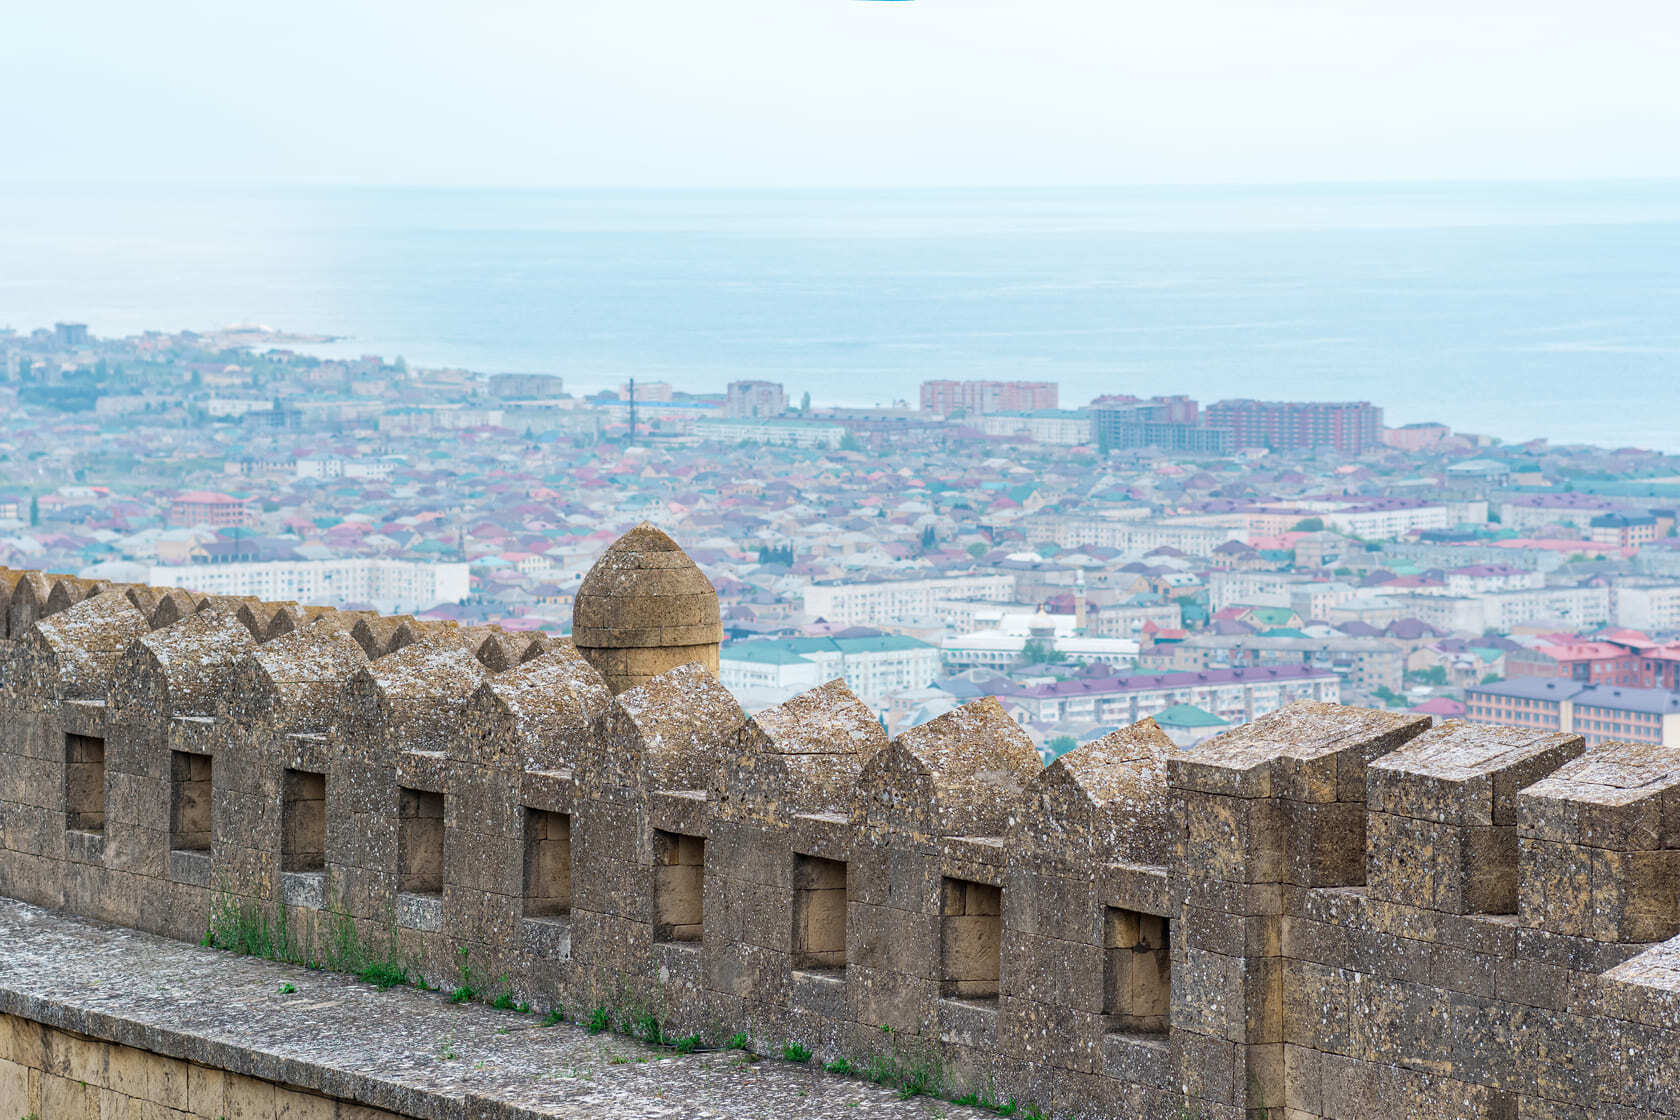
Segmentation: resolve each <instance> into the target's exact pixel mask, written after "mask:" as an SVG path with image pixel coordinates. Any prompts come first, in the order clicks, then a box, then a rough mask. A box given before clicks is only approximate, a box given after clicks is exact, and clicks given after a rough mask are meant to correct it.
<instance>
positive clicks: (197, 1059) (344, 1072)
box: [0, 900, 993, 1120]
mask: <svg viewBox="0 0 1680 1120" xmlns="http://www.w3.org/2000/svg"><path fill="white" fill-rule="evenodd" d="M288 988H289V989H292V990H287V989H288ZM0 1016H15V1017H17V1019H22V1020H28V1021H29V1022H31V1023H34V1024H38V1025H39V1026H41V1027H46V1028H50V1029H51V1030H54V1031H63V1032H71V1033H72V1034H74V1035H77V1036H82V1037H83V1038H85V1039H88V1040H94V1041H96V1042H97V1043H107V1044H112V1045H116V1046H123V1047H131V1048H133V1049H135V1050H139V1051H144V1052H145V1053H147V1054H150V1055H155V1056H158V1057H160V1058H163V1059H167V1060H169V1061H170V1062H173V1063H176V1069H175V1070H174V1071H171V1070H170V1069H168V1068H167V1067H166V1068H164V1069H162V1070H154V1071H153V1074H154V1082H155V1081H156V1080H157V1075H158V1074H159V1073H161V1074H164V1075H166V1076H167V1075H170V1074H171V1073H172V1072H173V1073H174V1075H175V1076H178V1077H179V1078H180V1079H181V1080H182V1082H183V1083H185V1081H186V1080H187V1079H188V1070H187V1069H186V1068H185V1066H184V1065H180V1063H192V1064H193V1065H194V1066H196V1067H202V1068H203V1069H208V1070H213V1071H219V1073H227V1074H233V1075H237V1076H240V1077H247V1078H254V1079H257V1080H258V1081H261V1082H265V1083H269V1084H271V1085H273V1086H276V1087H279V1088H281V1089H295V1090H303V1091H306V1092H308V1093H313V1094H319V1095H321V1096H322V1097H325V1098H329V1099H328V1100H326V1101H324V1102H315V1103H314V1104H311V1105H310V1107H309V1109H306V1110H304V1111H302V1112H284V1113H280V1115H284V1116H292V1115H303V1116H309V1117H332V1116H334V1114H335V1113H334V1110H333V1105H334V1103H335V1102H336V1103H337V1105H338V1107H337V1111H336V1115H337V1117H339V1118H341V1120H371V1117H372V1115H373V1114H372V1113H370V1112H367V1111H363V1110H365V1109H377V1110H380V1112H382V1113H392V1114H395V1115H398V1116H404V1117H414V1118H417V1120H527V1118H529V1120H538V1118H547V1117H554V1118H566V1120H605V1118H624V1120H630V1118H636V1120H642V1118H647V1120H660V1118H668V1120H678V1118H690V1117H692V1118H696V1120H700V1118H706V1117H712V1118H717V1120H733V1118H736V1117H755V1116H756V1117H776V1118H779V1120H839V1118H848V1120H850V1118H854V1117H859V1116H870V1117H883V1118H886V1120H933V1118H935V1117H948V1118H950V1120H959V1118H964V1117H974V1118H976V1120H978V1118H979V1117H983V1116H989V1115H993V1114H992V1113H989V1112H981V1111H979V1110H976V1109H969V1108H962V1107H960V1106H955V1105H952V1104H949V1103H947V1102H944V1101H940V1100H936V1099H916V1100H901V1099H899V1096H898V1094H897V1093H895V1092H893V1091H892V1090H890V1089H886V1088H880V1087H877V1086H874V1085H870V1084H868V1083H866V1082H864V1081H861V1080H858V1079H856V1078H850V1077H841V1076H835V1075H830V1074H827V1073H824V1072H823V1071H822V1070H821V1069H820V1068H819V1067H817V1066H816V1065H815V1064H814V1063H813V1064H805V1065H796V1064H793V1063H790V1062H784V1061H778V1060H775V1059H774V1058H773V1057H766V1058H765V1059H764V1060H761V1061H755V1062H749V1061H747V1060H746V1059H745V1057H744V1056H743V1055H742V1054H741V1053H739V1052H737V1051H714V1052H703V1053H691V1054H686V1055H682V1054H677V1053H675V1052H674V1051H672V1050H671V1049H668V1048H663V1047H653V1046H647V1045H643V1044H642V1043H639V1042H636V1041H634V1040H632V1039H629V1038H625V1037H622V1036H620V1035H617V1034H611V1033H603V1034H590V1033H589V1032H587V1031H586V1030H584V1029H583V1028H581V1027H579V1026H577V1025H576V1024H575V1023H559V1024H555V1025H552V1026H543V1025H541V1024H542V1021H543V1018H544V1016H543V1015H542V1013H541V1010H538V1011H533V1012H532V1013H529V1014H519V1013H517V1012H515V1011H500V1010H496V1009H493V1008H490V1007H486V1006H484V1005H482V1004H476V1003H469V1004H454V1003H451V1002H449V1000H448V999H447V998H446V996H445V995H444V994H443V993H437V992H434V993H423V992H418V991H415V990H413V989H411V988H395V989H391V990H388V991H381V990H379V989H376V988H374V987H371V986H369V985H367V984H362V983H359V982H357V981H355V980H353V979H351V978H349V977H347V976H342V975H338V974H334V973H326V972H314V971H309V970H306V969H301V968H296V967H292V966H288V965H283V964H276V963H273V962H269V961H260V960H256V959H253V958H250V957H235V956H231V955H229V954H226V953H220V952H217V951H215V950H212V949H201V948H198V947H196V946H192V945H185V944H182V943H180V942H177V941H172V940H168V939H165V938H160V937H155V936H152V935H150V934H144V933H139V932H136V931H133V930H124V929H117V928H112V927H109V926H104V925H99V924H96V923H91V922H86V921H81V920H78V919H75V918H69V917H66V916H63V915H56V914H51V913H48V912H46V911H43V910H39V909H36V908H35V907H32V906H27V905H25V904H22V903H18V902H12V901H9V900H0ZM5 1026H6V1023H5V1020H4V1019H0V1029H4V1028H5ZM16 1037H21V1034H19V1035H18V1036H16ZM37 1037H38V1036H37ZM6 1041H16V1038H14V1039H9V1040H6ZM54 1049H55V1048H54V1047H52V1046H51V1045H50V1044H49V1046H48V1047H47V1048H46V1050H47V1052H46V1053H41V1054H40V1055H39V1059H38V1060H39V1062H40V1064H41V1065H42V1066H50V1067H51V1070H50V1072H55V1073H58V1074H60V1075H62V1076H71V1077H79V1078H80V1079H81V1080H82V1081H83V1082H84V1083H89V1084H94V1085H95V1086H96V1087H97V1080H96V1079H98V1078H99V1077H100V1076H101V1075H102V1074H103V1073H104V1072H105V1069H106V1067H105V1066H104V1064H103V1063H102V1062H101V1061H100V1055H99V1053H98V1051H97V1050H96V1049H90V1048H88V1047H85V1046H81V1047H76V1048H74V1049H72V1050H69V1051H64V1050H62V1048H58V1049H60V1051H61V1052H59V1053H56V1054H55V1053H53V1052H52V1051H53V1050H54ZM84 1053H85V1058H84V1057H83V1056H82V1055H83V1054H84ZM19 1056H23V1055H22V1054H21V1053H20V1054H19ZM85 1061H91V1064H90V1065H89V1066H88V1068H86V1069H84V1068H81V1064H80V1063H82V1062H85ZM16 1064H17V1063H16V1062H15V1061H13V1062H12V1063H11V1064H10V1065H8V1060H7V1059H6V1056H5V1054H4V1053H0V1102H9V1101H10V1100H11V1098H10V1097H9V1096H8V1095H7V1090H8V1089H9V1088H10V1084H9V1082H8V1080H7V1078H8V1075H9V1074H15V1072H16V1071H15V1069H13V1068H12V1067H13V1066H15V1065H16ZM94 1067H98V1068H97V1069H95V1068H94ZM159 1095H162V1094H161V1093H160V1094H159ZM182 1096H183V1097H185V1096H186V1091H185V1090H183V1092H182ZM257 1099H258V1100H259V1101H260V1100H261V1098H260V1096H258V1097H257ZM293 1103H294V1104H296V1103H299V1102H293ZM303 1103H307V1102H303ZM323 1105H324V1106H325V1111H322V1110H321V1109H322V1107H323ZM267 1107H268V1109H269V1110H268V1111H261V1112H256V1113H251V1112H245V1111H237V1112H236V1111H234V1110H232V1109H229V1111H228V1112H227V1113H225V1115H229V1116H235V1115H237V1116H251V1117H253V1120H254V1118H256V1117H262V1118H264V1120H272V1118H273V1117H274V1116H275V1115H276V1113H275V1112H274V1111H273V1109H274V1107H275V1106H274V1104H273V1103H272V1102H270V1103H269V1104H268V1106H267ZM160 1114H161V1113H160ZM170 1114H171V1115H181V1114H180V1113H170ZM17 1115H20V1116H21V1115H23V1113H21V1112H19V1113H18V1114H17ZM41 1115H42V1116H43V1118H44V1120H45V1118H46V1117H48V1116H49V1112H43V1113H42V1114H41ZM193 1115H203V1116H205V1117H207V1118H208V1120H217V1117H219V1116H221V1115H224V1113H222V1112H221V1110H220V1109H219V1108H212V1110H211V1111H209V1112H196V1111H195V1112H194V1113H193ZM7 1120H13V1117H12V1116H11V1115H10V1114H7ZM51 1120H67V1118H66V1117H63V1116H52V1117H51Z"/></svg>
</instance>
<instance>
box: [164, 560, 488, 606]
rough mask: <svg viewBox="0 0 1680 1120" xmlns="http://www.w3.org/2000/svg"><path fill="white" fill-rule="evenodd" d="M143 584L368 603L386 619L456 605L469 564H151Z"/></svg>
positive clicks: (316, 601) (313, 602) (281, 598)
mask: <svg viewBox="0 0 1680 1120" xmlns="http://www.w3.org/2000/svg"><path fill="white" fill-rule="evenodd" d="M145 582H146V583H148V584H151V585H152V586H154V587H181V588H185V589H186V590H188V591H198V592H202V593H204V594H206V595H239V596H255V597H256V598H258V599H263V600H267V601H271V602H273V601H282V602H285V601H295V602H298V603H304V604H308V605H312V606H323V607H339V606H344V605H345V604H347V603H367V604H370V605H371V606H373V607H374V608H375V609H376V610H378V611H380V612H382V613H385V614H403V613H408V612H413V611H423V610H427V609H429V608H431V607H435V606H437V605H439V604H440V603H459V602H461V601H462V600H463V599H465V598H466V597H467V594H468V591H469V584H468V572H467V565H465V564H427V563H421V562H417V561H412V560H380V559H372V558H367V557H351V558H347V559H341V560H268V561H262V562H259V563H251V564H186V565H181V566H167V565H154V566H152V567H150V568H147V569H146V578H145Z"/></svg>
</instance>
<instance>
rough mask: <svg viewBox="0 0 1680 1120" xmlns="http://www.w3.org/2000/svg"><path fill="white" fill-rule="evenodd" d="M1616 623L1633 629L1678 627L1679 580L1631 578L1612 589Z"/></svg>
mask: <svg viewBox="0 0 1680 1120" xmlns="http://www.w3.org/2000/svg"><path fill="white" fill-rule="evenodd" d="M1615 599H1616V625H1617V626H1629V627H1632V628H1633V629H1635V630H1680V583H1662V582H1658V581H1654V580H1651V581H1647V580H1639V581H1636V582H1635V581H1630V582H1627V583H1619V584H1617V585H1616V588H1615Z"/></svg>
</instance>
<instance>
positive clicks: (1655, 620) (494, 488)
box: [0, 323, 1680, 759]
mask: <svg viewBox="0 0 1680 1120" xmlns="http://www.w3.org/2000/svg"><path fill="white" fill-rule="evenodd" d="M296 337H299V338H301V337H303V336H296ZM293 342H295V338H289V337H287V336H280V335H273V334H269V333H266V332H263V331H260V330H255V329H251V328H237V329H230V330H229V331H225V332H211V333H203V334H198V333H193V332H182V333H178V334H164V333H158V332H148V333H146V334H142V335H138V336H133V337H128V338H121V339H105V338H98V337H94V336H93V335H91V334H90V333H89V331H88V330H87V328H86V327H84V326H81V325H79V324H74V323H60V324H57V325H55V326H54V327H53V328H52V329H38V330H34V331H32V332H28V333H24V332H19V331H0V408H4V410H5V412H6V415H7V416H8V417H10V418H11V419H10V421H9V423H8V424H7V426H6V430H5V431H4V432H3V433H0V464H3V465H4V469H3V471H0V566H4V567H9V568H14V569H23V568H32V569H43V570H52V571H60V572H66V573H72V574H78V575H82V576H87V577H98V578H102V579H107V580H112V581H119V582H143V583H149V584H154V585H163V586H177V587H182V588H186V589H190V590H195V591H201V592H207V593H217V594H224V595H234V596H251V597H256V598H260V599H262V600H266V601H296V602H299V603H304V604H316V605H324V606H336V607H344V608H368V609H376V610H380V611H384V612H403V613H410V614H413V615H415V616H417V617H419V618H423V619H433V620H444V621H454V622H458V623H460V624H461V625H474V624H479V623H485V622H494V623H497V624H499V625H501V626H503V627H504V628H507V629H509V630H516V631H519V630H540V631H547V632H551V633H554V634H563V633H565V632H566V631H567V630H568V629H569V626H570V620H571V614H572V602H573V597H574V595H575V594H576V592H577V589H578V587H579V584H580V583H581V582H582V580H583V577H584V574H585V572H586V571H587V570H588V568H589V566H590V565H591V564H592V563H593V562H594V560H595V558H596V557H597V556H599V554H600V553H601V551H602V549H603V548H605V547H606V545H607V544H609V543H611V542H612V541H613V540H615V539H616V538H617V537H618V536H619V535H620V534H621V533H622V532H624V531H625V530H626V529H628V528H629V527H631V526H633V525H635V524H637V523H639V522H643V521H648V522H652V523H653V524H655V525H657V526H659V527H660V528H662V529H664V530H666V531H667V532H668V533H670V534H671V535H672V536H673V537H674V538H676V539H677V540H679V541H680V542H681V543H682V545H683V546H684V548H685V549H686V551H687V552H688V553H689V555H690V556H691V557H692V558H693V559H694V560H695V562H696V563H697V564H699V566H700V567H701V569H702V570H703V571H704V572H705V573H706V575H707V576H708V577H709V578H710V579H711V581H712V583H713V584H714V585H715V586H716V589H717V592H718V596H719V600H720V604H721V608H722V614H723V624H724V632H725V642H724V645H723V648H722V653H721V667H720V679H721V681H722V683H723V685H724V686H725V687H727V688H728V689H729V690H730V691H731V692H732V693H733V694H734V695H735V697H736V698H737V700H739V702H740V703H741V705H742V707H743V708H744V709H745V710H746V711H748V712H757V711H761V710H764V709H766V708H769V707H771V706H773V705H776V704H780V703H782V702H784V701H786V700H787V699H789V698H790V697H792V696H794V695H796V694H798V693H801V692H804V691H806V690H808V689H811V688H813V687H816V686H818V685H820V684H822V683H823V682H825V681H828V680H832V679H834V678H836V677H842V678H844V679H845V680H846V682H847V684H848V685H849V686H850V688H851V689H852V690H853V691H854V692H855V693H856V694H857V696H858V697H859V698H860V699H862V700H863V701H864V702H865V703H866V704H868V705H869V706H870V707H871V708H872V709H873V710H874V711H875V713H876V714H877V716H878V717H879V719H880V720H881V723H882V724H883V726H884V727H885V728H887V729H888V731H889V732H891V733H894V734H896V733H897V732H899V731H901V730H903V729H905V728H908V727H912V726H916V725H919V724H921V723H925V722H927V721H928V720H930V719H933V718H935V717H937V716H939V715H941V714H943V713H945V712H947V711H950V710H952V709H953V708H956V707H958V706H961V705H962V704H964V703H966V702H968V701H970V700H972V699H974V698H976V697H980V696H996V697H997V698H998V699H999V701H1000V702H1001V703H1002V704H1003V706H1004V709H1005V710H1006V711H1007V712H1008V714H1009V715H1010V716H1012V717H1013V718H1014V719H1015V720H1017V721H1018V722H1019V723H1020V725H1021V726H1022V727H1023V728H1025V729H1026V730H1027V731H1028V732H1029V733H1030V734H1031V735H1032V737H1033V739H1034V741H1035V742H1036V744H1037V745H1038V747H1039V750H1040V752H1041V754H1042V755H1043V756H1044V757H1045V758H1047V759H1048V758H1050V757H1054V756H1056V755H1058V754H1061V753H1064V752H1065V751H1067V750H1069V749H1071V748H1073V747H1074V746H1076V745H1078V744H1081V743H1085V742H1089V741H1091V740H1093V739H1095V738H1098V737H1100V736H1102V735H1103V734H1105V733H1107V732H1110V731H1112V730H1114V729H1115V728H1116V727H1119V726H1123V725H1126V724H1129V723H1132V722H1134V721H1137V720H1140V719H1143V718H1146V717H1152V718H1153V719H1154V720H1155V721H1156V722H1157V723H1158V724H1159V725H1160V727H1161V728H1162V730H1163V731H1165V732H1166V734H1167V735H1168V736H1169V737H1170V738H1171V739H1172V740H1173V741H1174V742H1175V743H1177V744H1178V745H1179V746H1181V747H1190V746H1194V745H1195V744H1197V743H1199V742H1201V741H1202V740H1204V739H1206V738H1208V737H1210V736H1212V735H1214V734H1217V733H1219V732H1220V731H1223V730H1226V729H1228V728H1231V727H1233V726H1235V725H1237V724H1241V723H1246V722H1249V721H1252V720H1254V719H1256V718H1258V717H1260V716H1263V715H1266V714H1268V713H1270V712H1272V711H1275V710H1276V709H1278V708H1280V707H1282V706H1283V705H1285V704H1288V703H1290V702H1292V701H1294V700H1298V699H1303V698H1308V699H1315V700H1326V701H1340V702H1342V703H1346V704H1354V705H1362V706H1369V707H1378V708H1389V709H1392V710H1395V711H1408V712H1414V713H1422V714H1428V715H1432V716H1435V717H1437V718H1438V719H1439V718H1446V719H1455V718H1456V719H1466V720H1470V721H1472V722H1481V723H1497V724H1515V725H1518V726H1522V727H1528V728H1535V729H1547V730H1559V731H1573V732H1575V733H1576V734H1579V735H1582V736H1583V737H1584V738H1585V739H1586V741H1587V743H1588V744H1589V745H1596V744H1598V743H1601V742H1605V741H1608V740H1622V741H1632V742H1642V743H1656V744H1662V745H1665V746H1676V745H1680V537H1677V536H1676V509H1677V507H1680V457H1676V456H1671V455H1664V454H1659V453H1656V452H1650V451H1641V450H1637V449H1632V448H1618V449H1607V448H1597V447H1588V446H1578V445H1572V446H1553V445H1550V444H1548V443H1547V442H1546V441H1543V440H1541V441H1532V442H1528V443H1523V444H1504V443H1500V442H1498V441H1496V440H1493V439H1491V438H1488V437H1484V436H1478V435H1474V434H1469V433H1465V432H1460V431H1456V430H1454V428H1453V427H1452V417H1450V416H1442V417H1441V418H1440V419H1441V422H1440V423H1428V424H1411V425H1407V426H1404V427H1398V428H1390V427H1386V426H1385V425H1384V423H1383V414H1382V409H1381V407H1380V405H1379V404H1375V403H1370V402H1363V401H1360V402H1314V401H1292V402H1274V401H1256V400H1224V401H1218V402H1212V403H1208V404H1205V405H1204V404H1202V403H1199V402H1197V401H1195V400H1192V399H1189V398H1188V397H1186V396H1183V395H1178V394H1174V393H1172V392H1171V389H1172V386H1170V385H1166V386H1150V387H1147V389H1145V388H1138V389H1137V390H1136V391H1135V392H1120V391H1118V387H1117V391H1116V392H1114V393H1112V394H1109V395H1104V396H1100V397H1097V398H1095V399H1094V400H1091V401H1089V402H1085V403H1082V404H1070V402H1064V401H1062V400H1061V399H1060V393H1059V391H1058V386H1057V385H1056V384H1054V383H1052V382H1043V381H1027V380H1022V381H978V380H967V381H956V380H931V381H925V382H923V383H922V384H921V385H920V387H919V392H917V393H914V394H912V393H910V392H909V388H910V387H908V386H907V387H906V399H905V400H903V401H899V402H897V403H895V404H894V405H893V406H892V407H889V408H873V409H858V408H835V407H828V406H824V405H823V404H820V403H813V401H812V399H811V393H810V392H807V391H805V390H806V389H807V388H812V389H816V390H818V391H819V392H820V391H822V390H823V388H824V387H823V386H820V385H818V386H810V387H806V386H797V385H783V384H779V383H776V382H772V381H766V380H743V381H735V382H732V383H729V384H728V385H727V386H726V387H725V388H724V389H723V391H720V392H716V393H706V394H696V393H683V392H678V391H675V390H674V389H673V388H672V387H671V386H670V385H668V384H664V383H660V382H657V381H636V382H627V383H626V384H624V385H623V386H621V387H620V388H619V389H618V390H617V391H608V392H600V393H594V394H590V395H588V396H574V395H568V394H567V393H566V392H565V386H564V384H563V383H562V381H561V379H560V378H558V377H552V376H548V375H544V374H523V373H497V374H482V373H475V372H470V371H466V370H459V369H414V368H409V367H408V366H407V364H406V363H404V362H403V361H402V359H400V358H395V357H393V358H391V359H390V360H386V359H384V358H381V357H377V356H367V357H363V358H360V359H357V360H351V361H344V360H327V359H321V358H317V357H313V356H309V355H307V354H304V353H301V352H298V351H295V350H292V349H288V348H287V346H288V344H291V343H293ZM1158 389H1159V390H1165V391H1164V392H1157V391H1156V390H1158ZM912 398H913V399H912Z"/></svg>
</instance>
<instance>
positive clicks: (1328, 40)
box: [0, 0, 1680, 186]
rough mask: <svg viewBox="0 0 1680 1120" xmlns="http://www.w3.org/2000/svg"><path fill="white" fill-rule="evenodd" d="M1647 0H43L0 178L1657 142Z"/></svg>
mask: <svg viewBox="0 0 1680 1120" xmlns="http://www.w3.org/2000/svg"><path fill="white" fill-rule="evenodd" d="M1677 59H1680V4H1677V3H1675V2H1674V0H1644V2H1635V0H1595V2H1593V3H1590V4H1589V3H1583V2H1582V0H1409V2H1406V3H1397V2H1395V0H1322V2H1320V0H1296V2H1283V0H901V2H881V0H712V2H706V0H542V2H540V3H509V2H502V0H451V2H448V3H438V2H431V0H401V2H386V0H334V2H331V3H322V2H317V0H287V2H286V3H283V4H281V3H267V2H262V0H213V2H200V3H187V2H172V0H149V2H145V3H136V2H134V0H89V2H78V0H48V2H35V3H23V2H21V0H18V2H13V3H8V4H6V5H5V15H4V17H3V20H0V125H3V127H4V138H5V143H6V146H7V149H8V155H7V158H6V159H5V160H4V161H3V162H0V179H6V178H10V179H14V180H17V179H27V180H51V179H83V178H136V179H170V180H174V179H214V180H218V181H225V180H235V181H249V180H301V181H328V182H367V183H445V184H506V185H530V186H551V185H553V186H565V185H650V186H653V185H663V186H696V185H698V186H709V185H729V186H733V185H744V186H799V185H967V184H974V185H996V184H1034V185H1037V184H1113V183H1134V182H1201V181H1213V182H1221V181H1300V180H1342V179H1389V178H1405V179H1431V178H1526V177H1544V178H1553V177H1557V178H1583V177H1584V178H1599V177H1645V176H1676V175H1680V63H1677V61H1676V60H1677Z"/></svg>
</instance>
